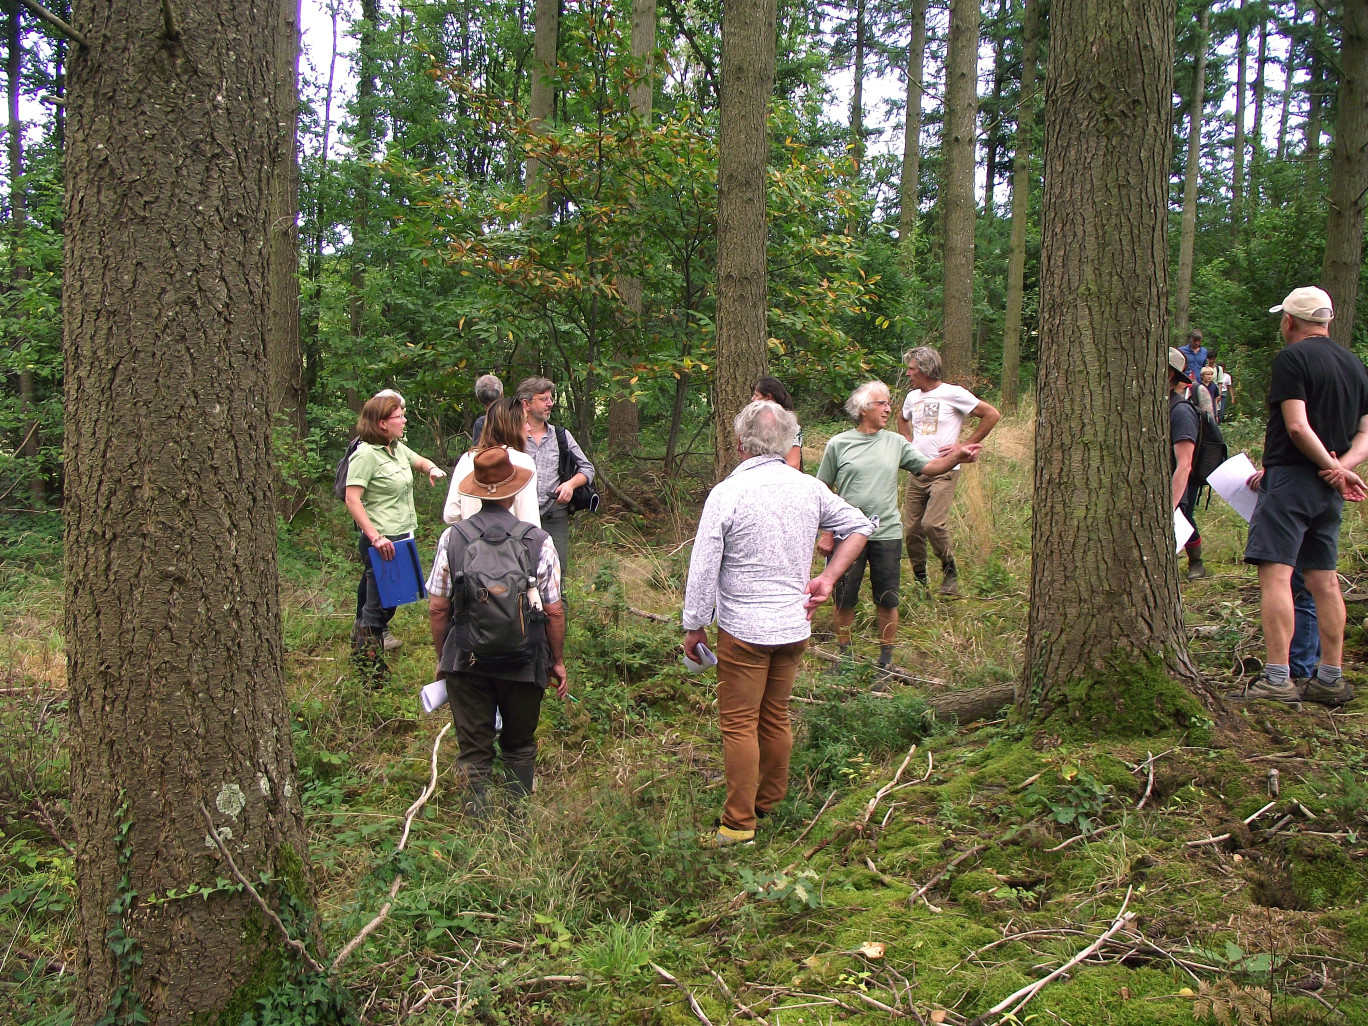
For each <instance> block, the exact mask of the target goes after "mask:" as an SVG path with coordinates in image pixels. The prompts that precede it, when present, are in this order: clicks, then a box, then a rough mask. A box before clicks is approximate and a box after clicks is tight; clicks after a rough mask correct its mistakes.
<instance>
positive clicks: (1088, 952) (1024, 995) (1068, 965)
mask: <svg viewBox="0 0 1368 1026" xmlns="http://www.w3.org/2000/svg"><path fill="white" fill-rule="evenodd" d="M1130 899H1131V888H1130V887H1127V888H1126V897H1125V898H1124V899H1123V900H1122V902H1121V908H1120V910H1119V911H1118V912H1117V913H1116V919H1115V920H1113V921H1112V924H1111V926H1109V927H1108V928H1107V931H1106V932H1105V933H1103V934H1102V936H1100V937H1098V938H1097V940H1095V941H1093V942H1092V943H1091V944H1089V945H1088V946H1087V947H1086V948H1084V949H1083V950H1082V951H1080V952H1079V953H1078V954H1076V955H1074V957H1073V958H1071V959H1069V960H1068V961H1067V962H1065V963H1064V964H1063V965H1061V966H1060V967H1059V968H1058V969H1056V970H1055V971H1054V972H1052V973H1050V974H1049V975H1048V976H1046V977H1044V978H1042V979H1039V980H1036V981H1035V982H1034V983H1030V984H1027V985H1026V986H1025V987H1022V988H1021V989H1020V990H1018V991H1016V992H1015V993H1013V994H1009V995H1008V996H1007V997H1005V998H1003V999H1002V1000H1001V1001H999V1002H998V1003H997V1004H995V1005H994V1006H993V1007H992V1008H990V1009H988V1011H986V1012H984V1013H983V1014H982V1015H980V1016H979V1017H978V1018H977V1019H975V1020H974V1021H973V1022H972V1023H971V1024H970V1026H982V1024H983V1023H986V1022H987V1021H988V1020H989V1019H990V1018H992V1017H993V1016H995V1015H1000V1014H1002V1013H1003V1012H1006V1011H1007V1010H1008V1009H1009V1008H1010V1009H1011V1011H1010V1012H1009V1013H1008V1014H1009V1015H1011V1016H1013V1017H1015V1016H1016V1014H1017V1013H1018V1012H1020V1011H1021V1010H1022V1008H1024V1007H1025V1006H1026V1003H1027V1002H1028V1001H1030V1000H1031V998H1033V997H1035V996H1036V995H1037V994H1039V993H1040V992H1041V991H1042V990H1044V989H1045V986H1046V985H1047V984H1048V983H1050V982H1052V981H1054V980H1057V979H1059V978H1060V977H1061V976H1063V975H1064V974H1065V973H1066V972H1068V971H1069V970H1070V969H1072V968H1073V967H1074V966H1076V965H1077V964H1078V963H1079V962H1082V961H1083V960H1084V959H1085V958H1088V957H1090V956H1092V955H1093V954H1095V953H1096V952H1097V951H1098V950H1100V949H1101V948H1102V946H1103V945H1104V944H1106V943H1107V941H1109V940H1111V938H1112V937H1113V936H1115V935H1116V934H1117V933H1119V932H1120V931H1121V930H1122V929H1124V928H1125V927H1126V926H1128V925H1129V924H1130V922H1131V920H1133V919H1134V918H1135V913H1134V912H1131V913H1129V914H1127V912H1126V906H1127V905H1129V904H1130Z"/></svg>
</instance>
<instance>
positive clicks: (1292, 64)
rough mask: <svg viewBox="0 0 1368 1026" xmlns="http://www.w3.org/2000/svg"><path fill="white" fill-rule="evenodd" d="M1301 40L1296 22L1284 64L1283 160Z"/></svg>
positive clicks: (1279, 156)
mask: <svg viewBox="0 0 1368 1026" xmlns="http://www.w3.org/2000/svg"><path fill="white" fill-rule="evenodd" d="M1300 17H1301V4H1300V3H1298V4H1297V18H1298V19H1299V18H1300ZM1300 38H1301V30H1300V26H1299V24H1298V22H1297V21H1296V20H1294V21H1293V22H1292V23H1291V25H1290V26H1289V27H1288V30H1287V59H1286V61H1284V63H1283V91H1282V114H1281V115H1280V116H1279V118H1278V148H1277V151H1276V157H1277V159H1278V160H1283V159H1284V158H1285V157H1286V156H1287V121H1288V116H1289V114H1290V113H1291V111H1292V80H1293V79H1294V78H1296V75H1297V43H1298V40H1299V39H1300Z"/></svg>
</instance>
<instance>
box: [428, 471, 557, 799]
mask: <svg viewBox="0 0 1368 1026" xmlns="http://www.w3.org/2000/svg"><path fill="white" fill-rule="evenodd" d="M531 477H532V471H530V470H528V469H527V468H525V467H517V466H514V465H513V463H512V461H511V460H510V459H509V456H508V450H507V449H505V448H503V447H496V448H489V449H483V450H481V451H480V452H479V453H477V454H476V456H475V460H474V469H473V470H472V471H471V473H470V474H469V475H468V476H467V477H466V478H465V479H464V480H462V481H461V482H460V483H459V484H458V485H457V487H458V489H459V490H460V492H461V494H463V495H469V496H475V497H478V498H479V499H481V500H482V502H481V507H480V511H479V512H478V513H476V514H475V515H474V516H473V517H470V518H469V519H466V520H461V521H459V522H457V523H456V524H454V525H452V526H451V527H448V528H447V529H446V531H444V532H443V534H442V538H441V540H440V541H439V542H438V543H437V554H436V556H435V557H434V558H433V561H432V572H431V573H430V574H429V575H428V580H427V590H428V596H429V604H428V619H429V622H430V624H431V627H432V644H433V647H434V648H435V649H436V651H437V658H438V663H437V675H438V677H440V678H443V679H444V680H445V681H446V687H447V696H448V701H449V703H450V705H451V719H452V723H453V725H454V726H455V728H456V739H457V743H458V744H459V746H460V754H459V755H458V756H457V760H456V763H457V766H458V767H459V768H460V770H461V771H462V772H463V773H464V775H465V779H466V783H467V786H468V787H469V789H470V797H469V799H468V801H467V806H466V807H467V808H468V809H469V810H470V811H472V812H474V813H476V814H483V813H484V812H486V811H487V810H488V807H489V787H490V784H491V783H492V782H493V773H494V748H495V742H496V740H497V743H498V749H499V756H500V759H501V761H502V762H503V770H504V785H505V787H506V789H507V791H508V793H509V795H510V796H511V797H513V798H525V797H526V796H527V795H529V794H531V792H532V781H533V776H534V772H535V768H536V759H537V742H536V736H535V735H536V730H537V720H538V719H539V717H540V714H541V704H542V698H543V697H544V696H545V693H546V688H547V687H554V688H555V689H556V694H558V695H559V696H560V697H562V698H564V697H565V696H566V694H567V681H566V674H565V660H564V648H565V608H564V606H563V604H562V602H561V575H560V561H559V557H558V555H557V552H556V545H555V542H554V541H552V539H551V536H550V535H549V534H548V533H547V532H546V531H544V530H542V529H541V528H540V527H535V526H533V525H532V524H529V523H527V522H526V521H522V520H519V519H518V518H517V517H515V516H514V515H513V513H512V510H511V509H510V507H511V506H512V503H513V497H514V496H515V495H517V493H518V491H519V490H520V489H521V488H522V487H523V486H524V485H525V484H527V482H528V481H529V480H530V479H531ZM496 714H498V716H500V717H501V718H502V721H503V726H502V731H501V732H500V731H496V729H495V724H494V721H495V715H496Z"/></svg>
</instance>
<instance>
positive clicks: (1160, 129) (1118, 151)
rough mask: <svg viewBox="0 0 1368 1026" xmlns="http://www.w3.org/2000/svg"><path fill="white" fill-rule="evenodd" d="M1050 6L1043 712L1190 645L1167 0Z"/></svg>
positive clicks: (1035, 566)
mask: <svg viewBox="0 0 1368 1026" xmlns="http://www.w3.org/2000/svg"><path fill="white" fill-rule="evenodd" d="M1050 17H1051V39H1050V64H1049V74H1048V80H1047V84H1046V99H1045V188H1044V193H1043V197H1042V225H1043V238H1042V247H1041V295H1040V370H1039V375H1038V379H1037V401H1038V404H1039V413H1038V417H1037V427H1036V461H1035V498H1034V505H1033V510H1034V515H1033V523H1032V539H1031V541H1032V546H1031V551H1032V565H1031V608H1030V621H1029V632H1028V635H1027V639H1028V640H1027V654H1026V666H1025V676H1024V685H1025V686H1024V687H1023V688H1022V689H1021V694H1022V696H1023V702H1024V703H1029V702H1030V701H1031V697H1030V696H1031V695H1032V693H1034V695H1035V698H1036V700H1037V701H1038V702H1039V705H1038V706H1037V707H1036V708H1037V712H1038V713H1040V714H1048V713H1049V712H1050V711H1051V710H1053V709H1055V708H1057V707H1059V706H1060V705H1061V704H1064V703H1066V702H1067V696H1066V695H1065V694H1064V686H1065V685H1066V684H1067V683H1069V682H1070V681H1073V680H1076V679H1082V678H1089V677H1095V676H1096V675H1097V674H1098V673H1099V672H1102V671H1104V670H1105V668H1106V667H1107V666H1108V665H1110V664H1113V663H1114V662H1115V661H1117V660H1125V661H1140V660H1151V659H1155V658H1160V659H1164V658H1172V657H1173V655H1174V654H1175V653H1182V652H1183V651H1184V649H1183V646H1184V644H1185V639H1184V632H1183V621H1182V616H1181V613H1180V610H1179V600H1178V575H1177V561H1176V557H1175V556H1174V545H1173V532H1172V527H1171V526H1170V523H1171V517H1170V514H1169V500H1168V495H1169V455H1168V453H1169V440H1168V420H1167V398H1166V396H1165V392H1164V380H1165V379H1164V370H1163V368H1164V366H1165V365H1166V362H1167V361H1166V355H1167V348H1168V338H1167V331H1166V327H1167V326H1166V324H1165V321H1166V320H1167V316H1168V304H1167V300H1168V295H1167V292H1168V280H1167V279H1168V238H1167V228H1168V224H1167V222H1168V202H1167V196H1168V176H1169V158H1170V153H1171V150H1170V147H1171V146H1172V139H1173V124H1172V109H1171V98H1172V95H1173V52H1174V36H1173V32H1174V4H1173V0H1141V2H1135V3H1129V4H1117V3H1112V2H1110V0H1058V2H1057V3H1055V4H1054V5H1052V7H1051V11H1050ZM1079 367H1088V368H1092V369H1094V371H1095V380H1094V382H1093V384H1092V385H1091V387H1089V388H1086V389H1081V388H1079V387H1078V373H1077V368H1079ZM1183 659H1184V661H1185V657H1183Z"/></svg>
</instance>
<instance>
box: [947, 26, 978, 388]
mask: <svg viewBox="0 0 1368 1026" xmlns="http://www.w3.org/2000/svg"><path fill="white" fill-rule="evenodd" d="M978 5H979V0H950V41H949V45H948V47H947V49H946V52H945V126H944V133H945V138H944V142H943V144H942V152H943V154H944V158H943V160H944V165H945V167H944V170H943V172H942V175H943V178H942V181H943V183H944V184H943V186H942V192H941V207H942V212H943V215H944V225H945V228H944V238H945V256H944V261H943V266H944V268H945V284H944V286H943V289H942V293H941V296H942V299H941V311H942V318H943V320H944V333H945V335H944V337H945V341H944V345H943V348H942V350H941V356H942V358H943V361H944V365H945V380H947V381H959V380H962V379H963V378H965V377H967V376H968V375H969V373H970V371H971V370H972V367H971V366H970V364H971V358H972V353H973V346H974V213H975V211H974V141H975V123H976V121H977V115H978V46H979V6H978Z"/></svg>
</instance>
